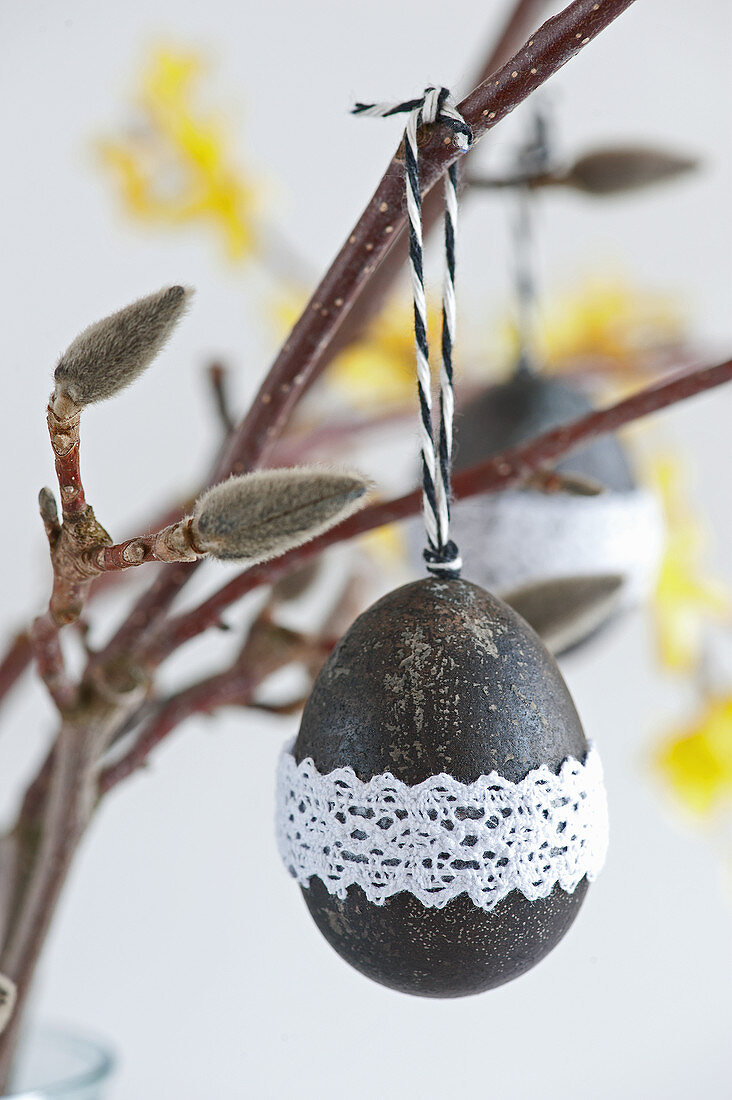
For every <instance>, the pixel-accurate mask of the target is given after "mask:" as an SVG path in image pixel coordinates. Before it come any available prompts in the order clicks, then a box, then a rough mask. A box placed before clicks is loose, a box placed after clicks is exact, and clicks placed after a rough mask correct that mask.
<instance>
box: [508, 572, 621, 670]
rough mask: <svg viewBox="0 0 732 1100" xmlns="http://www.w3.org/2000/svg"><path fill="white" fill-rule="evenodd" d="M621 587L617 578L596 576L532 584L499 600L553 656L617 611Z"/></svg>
mask: <svg viewBox="0 0 732 1100" xmlns="http://www.w3.org/2000/svg"><path fill="white" fill-rule="evenodd" d="M622 587H623V578H622V577H621V576H619V575H618V574H616V573H599V574H596V575H594V574H590V575H587V576H574V577H557V578H555V579H547V580H539V581H533V582H532V583H531V584H527V585H524V586H523V587H521V588H517V589H514V591H513V592H507V593H503V596H502V598H503V599H504V600H505V602H506V603H507V604H509V605H510V606H511V607H512V608H513V609H514V611H518V613H519V615H521V617H522V618H523V619H525V620H526V622H527V623H528V624H529V626H531V627H533V629H534V630H535V631H536V633H537V634H538V635H539V637H540V638H541V640H542V642H543V643H544V645H545V646H546V647H547V649H548V650H549V651H550V652H551V653H554V654H557V653H562V652H563V651H564V650H566V649H569V647H570V646H573V645H576V644H577V643H578V642H580V641H581V640H582V639H583V638H586V637H588V636H589V635H590V634H592V633H593V631H595V630H597V629H598V627H600V626H601V625H602V623H603V622H605V621H606V619H608V618H609V616H610V615H612V614H613V612H614V611H617V609H618V606H619V603H620V595H621V589H622Z"/></svg>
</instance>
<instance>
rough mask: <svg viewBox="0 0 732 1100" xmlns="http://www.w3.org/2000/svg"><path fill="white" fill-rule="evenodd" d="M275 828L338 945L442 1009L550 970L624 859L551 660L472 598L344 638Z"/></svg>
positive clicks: (426, 597) (454, 599) (502, 609)
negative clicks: (556, 951)
mask: <svg viewBox="0 0 732 1100" xmlns="http://www.w3.org/2000/svg"><path fill="white" fill-rule="evenodd" d="M278 817H279V844H280V850H281V853H282V856H283V859H284V861H285V863H286V865H287V866H288V868H289V869H290V871H291V873H292V874H293V875H294V876H295V877H296V878H297V880H298V881H299V883H300V885H301V887H302V891H303V896H304V898H305V901H306V903H307V906H308V909H309V910H310V913H311V915H312V917H313V919H314V921H315V923H316V925H317V926H318V928H319V929H320V931H321V932H322V933H323V935H324V936H325V938H326V939H327V940H328V942H329V943H330V944H331V945H332V946H333V947H334V948H335V950H336V951H337V952H338V954H339V955H341V956H342V957H343V958H344V959H345V960H346V961H347V962H349V963H350V964H351V965H352V966H353V967H355V968H356V970H359V971H361V973H363V974H366V975H367V976H368V977H370V978H373V979H375V980H376V981H378V982H381V983H382V984H383V985H387V986H390V987H391V988H393V989H397V990H400V991H402V992H404V993H414V994H421V995H422V996H428V997H458V996H463V995H466V994H471V993H479V992H482V991H483V990H487V989H492V988H493V987H495V986H498V985H501V984H502V983H504V982H507V981H510V980H511V979H512V978H515V977H518V976H519V975H520V974H522V973H524V971H526V970H528V969H529V968H530V967H532V966H534V965H535V964H536V963H537V962H539V960H540V959H542V958H543V957H544V956H545V955H546V954H547V953H548V952H549V951H550V950H551V949H552V948H553V947H554V946H555V945H556V944H557V943H558V942H559V940H560V939H561V938H562V937H563V936H564V934H565V933H566V932H567V930H568V929H569V927H570V925H571V924H572V922H573V920H574V918H575V917H576V915H577V912H578V910H579V908H580V906H581V904H582V901H583V899H584V897H585V894H586V891H587V886H588V882H590V881H592V879H593V878H594V877H595V875H596V874H597V872H598V871H599V869H600V867H601V865H602V862H603V859H604V855H605V849H606V845H607V816H606V804H605V795H604V789H603V785H602V774H601V769H600V764H599V760H598V758H597V754H596V752H595V750H593V749H589V750H588V745H587V742H586V740H585V736H584V733H583V731H582V726H581V724H580V720H579V717H578V715H577V712H576V710H575V708H574V705H573V703H572V699H571V697H570V695H569V692H568V690H567V687H566V685H565V683H564V681H563V679H562V676H561V673H560V671H559V669H558V667H557V665H556V663H555V661H554V659H553V658H552V657H551V656H550V654H549V653H548V651H547V650H546V649H545V647H544V646H543V644H542V643H541V641H540V640H539V638H538V637H537V636H536V635H535V634H534V632H533V631H532V630H531V628H530V627H529V626H528V625H527V624H526V623H525V622H524V621H523V620H522V619H521V618H519V616H518V615H517V614H516V613H515V612H513V611H512V610H511V608H509V607H508V606H507V605H506V604H504V603H502V601H501V600H499V599H497V598H496V597H494V596H491V595H489V594H488V593H487V592H485V591H484V590H483V589H481V588H479V587H478V586H477V585H474V584H471V583H469V582H467V581H463V580H459V579H449V580H440V579H437V578H429V579H424V580H419V581H416V582H414V583H411V584H407V585H405V586H403V587H402V588H399V589H397V590H396V591H394V592H391V593H389V595H387V596H385V597H384V598H383V599H381V600H379V601H378V602H377V603H376V604H374V605H373V606H372V607H371V608H369V609H368V610H367V611H366V612H364V614H363V615H361V616H360V618H358V619H357V620H356V622H355V623H354V624H353V626H352V627H351V628H350V630H349V631H348V632H347V634H346V635H345V636H344V637H343V638H342V640H341V642H340V643H339V645H338V646H337V647H336V649H335V650H334V652H333V653H332V655H331V657H330V659H329V660H328V661H327V662H326V664H325V666H324V667H323V669H322V671H321V673H320V675H319V676H318V679H317V681H316V683H315V686H314V688H313V692H312V694H311V696H310V698H309V700H308V702H307V705H306V707H305V711H304V714H303V718H302V723H301V726H300V732H299V734H298V736H297V739H296V741H295V743H294V746H293V747H292V750H291V752H290V751H287V752H285V753H284V754H283V757H282V760H281V764H280V776H279V796H278Z"/></svg>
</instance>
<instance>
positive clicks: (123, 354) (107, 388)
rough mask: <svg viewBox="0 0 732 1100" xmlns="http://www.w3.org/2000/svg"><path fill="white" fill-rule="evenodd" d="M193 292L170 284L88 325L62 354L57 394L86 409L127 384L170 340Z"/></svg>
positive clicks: (56, 373)
mask: <svg viewBox="0 0 732 1100" xmlns="http://www.w3.org/2000/svg"><path fill="white" fill-rule="evenodd" d="M191 293H192V291H190V290H189V289H186V288H185V287H182V286H171V287H166V288H165V289H164V290H159V291H157V293H156V294H148V296H147V297H146V298H139V299H138V300H137V301H136V302H133V303H132V305H129V306H126V307H125V308H124V309H121V310H119V312H117V313H113V314H112V315H111V316H109V317H105V318H104V319H103V320H102V321H97V322H96V323H95V324H93V325H89V327H88V328H86V329H84V331H83V332H82V333H81V334H80V335H79V336H77V337H76V339H75V340H74V341H73V343H72V344H71V345H70V347H69V348H68V349H67V351H65V352H64V354H63V355H62V356H61V360H60V362H59V364H58V366H57V367H56V372H55V375H54V377H55V379H56V395H57V396H59V395H64V396H68V397H70V398H71V400H72V401H74V402H75V403H76V405H79V406H82V407H83V406H84V405H91V404H93V403H94V402H96V401H104V400H105V399H106V398H107V397H112V396H113V395H114V394H116V393H118V392H119V391H120V390H122V389H124V388H125V386H129V385H130V383H131V382H134V381H135V379H136V378H137V377H138V375H140V374H142V372H143V371H144V370H145V368H146V367H148V366H149V365H150V363H151V362H152V361H153V359H154V358H155V356H156V355H157V354H158V352H159V351H160V349H161V348H162V347H163V345H164V344H165V343H166V342H167V340H168V337H169V336H170V334H171V333H172V331H173V329H174V328H175V326H176V324H177V323H178V321H179V320H180V318H181V317H182V316H183V313H184V312H185V309H186V306H187V303H188V299H189V298H190V296H191Z"/></svg>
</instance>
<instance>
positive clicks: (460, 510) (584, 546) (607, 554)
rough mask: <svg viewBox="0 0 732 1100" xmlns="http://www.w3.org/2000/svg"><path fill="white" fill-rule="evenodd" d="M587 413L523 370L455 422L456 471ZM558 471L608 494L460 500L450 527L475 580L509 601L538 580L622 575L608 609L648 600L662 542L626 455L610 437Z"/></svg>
mask: <svg viewBox="0 0 732 1100" xmlns="http://www.w3.org/2000/svg"><path fill="white" fill-rule="evenodd" d="M591 411H592V405H591V404H590V402H589V401H588V400H587V398H586V397H585V395H584V394H583V393H581V392H580V391H579V390H577V389H576V388H574V387H572V386H570V385H568V384H567V383H566V382H564V381H561V380H559V379H556V378H551V377H546V376H543V375H541V374H536V373H533V372H529V371H527V370H521V369H519V370H518V371H517V372H516V374H515V375H514V376H513V377H512V378H511V379H510V380H509V381H508V382H505V383H502V384H500V385H497V386H494V387H492V388H491V389H489V390H486V391H485V392H484V393H483V394H481V395H480V396H479V397H478V398H476V399H474V400H473V401H472V402H471V403H470V404H469V405H468V406H467V407H466V408H465V410H464V411H463V413H462V414H461V415H460V416H459V418H458V421H457V424H456V431H455V469H458V470H463V469H468V468H469V467H471V466H474V465H477V464H478V463H480V462H484V461H485V460H486V459H488V458H490V457H491V456H493V455H495V454H498V453H499V452H501V451H504V450H506V449H508V448H510V447H515V446H517V445H519V444H521V443H525V442H527V441H528V440H530V439H532V438H533V437H535V436H537V435H539V434H541V433H542V432H546V431H549V430H550V429H552V428H556V427H558V426H559V425H560V424H566V423H569V422H571V421H572V420H575V419H578V418H579V417H582V416H584V415H586V414H587V413H589V412H591ZM556 469H557V470H558V471H559V472H560V473H564V474H575V475H580V476H581V477H584V478H586V479H588V480H589V481H590V482H594V483H597V484H598V485H599V486H601V487H602V492H600V493H598V494H597V495H588V496H585V495H574V494H569V493H566V492H557V493H544V492H540V491H537V490H535V489H512V490H508V491H503V492H500V493H493V494H486V495H483V496H477V497H471V498H469V499H466V500H461V501H457V502H455V504H454V505H453V508H452V528H453V531H454V534H455V538H456V540H457V541H458V542H459V543H460V545H461V546H462V548H463V551H464V553H465V556H466V557H469V560H470V564H471V575H472V576H473V578H474V579H475V580H476V581H478V582H479V583H480V584H483V585H485V586H486V587H487V588H490V589H491V590H493V591H497V592H500V593H501V595H505V596H506V597H507V598H508V599H509V601H510V600H511V594H512V593H513V592H515V591H517V590H520V589H522V588H524V587H525V586H527V585H532V584H535V583H536V582H539V581H550V580H554V579H558V578H570V577H587V576H598V577H599V576H605V577H607V576H616V577H617V578H618V583H619V594H618V596H619V598H618V600H617V603H616V604H614V605H609V606H612V607H614V608H615V609H616V610H617V608H618V607H621V608H622V607H630V606H633V605H634V604H636V603H638V602H639V601H640V600H642V599H643V598H644V597H645V596H647V595H648V594H649V593H650V592H651V590H652V588H653V584H654V583H655V577H656V574H657V571H658V566H659V562H660V557H661V553H662V544H663V522H662V517H661V508H660V505H659V502H658V500H657V499H656V497H655V495H654V494H653V493H652V492H650V491H649V490H647V489H644V488H639V487H638V486H637V484H636V481H635V477H634V474H633V471H632V469H631V465H630V462H629V459H628V456H627V454H626V452H625V450H624V449H623V447H622V446H621V444H620V443H619V442H618V440H617V439H616V438H615V437H613V436H603V437H601V438H598V439H595V440H592V441H591V442H589V443H588V444H586V445H585V446H583V447H580V448H578V449H577V450H576V451H573V452H572V453H571V454H570V455H569V456H568V457H567V458H566V459H564V460H562V461H561V462H559V463H558V464H557V466H556ZM609 615H610V611H609V610H608V617H609ZM588 621H589V620H588ZM596 625H597V624H595V626H596ZM580 640H582V639H581V638H575V640H574V642H575V644H576V642H578V641H580Z"/></svg>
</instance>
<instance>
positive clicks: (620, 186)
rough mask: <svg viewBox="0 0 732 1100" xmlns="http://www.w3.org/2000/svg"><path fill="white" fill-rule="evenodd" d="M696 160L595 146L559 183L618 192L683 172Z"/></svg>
mask: <svg viewBox="0 0 732 1100" xmlns="http://www.w3.org/2000/svg"><path fill="white" fill-rule="evenodd" d="M697 167H698V161H696V160H694V159H692V158H691V157H685V156H681V155H680V154H678V153H670V152H665V151H664V150H661V149H646V148H644V147H642V146H638V147H637V148H632V147H627V148H617V149H598V150H597V151H596V152H594V153H587V154H586V155H585V156H583V157H580V158H579V159H578V160H577V161H576V162H575V163H574V164H573V166H572V167H571V168H570V169H569V171H568V172H567V173H566V175H565V176H564V177H563V178H562V181H561V182H562V183H564V184H566V185H568V186H569V187H574V188H575V189H577V190H579V191H584V192H585V194H589V195H616V194H617V195H619V194H622V193H624V192H626V191H637V190H639V189H640V188H642V187H650V186H651V185H652V184H654V183H663V182H665V181H667V180H672V179H675V178H676V177H677V176H681V175H685V174H686V173H687V172H691V171H692V170H693V169H695V168H697Z"/></svg>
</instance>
